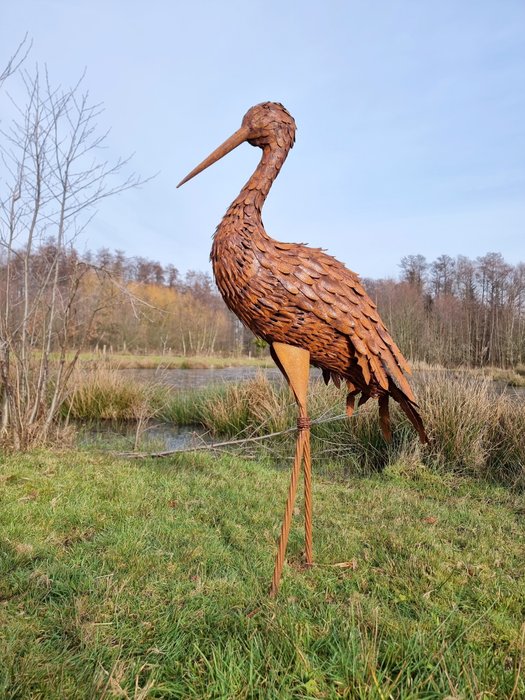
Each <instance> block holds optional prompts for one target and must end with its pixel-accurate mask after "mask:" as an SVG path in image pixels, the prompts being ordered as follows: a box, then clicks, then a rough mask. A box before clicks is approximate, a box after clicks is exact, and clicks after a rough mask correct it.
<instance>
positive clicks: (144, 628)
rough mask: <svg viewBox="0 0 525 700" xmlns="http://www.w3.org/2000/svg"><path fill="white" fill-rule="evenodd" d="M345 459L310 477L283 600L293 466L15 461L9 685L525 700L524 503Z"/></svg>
mask: <svg viewBox="0 0 525 700" xmlns="http://www.w3.org/2000/svg"><path fill="white" fill-rule="evenodd" d="M316 466H317V465H314V471H315V469H316ZM338 469H340V467H333V473H331V472H330V469H329V468H328V466H326V467H325V468H324V471H323V472H322V474H321V475H319V470H317V473H316V476H315V481H314V509H315V520H314V543H315V556H316V561H317V562H318V564H319V566H316V567H315V568H313V569H312V570H309V571H304V570H302V568H301V550H302V546H303V540H302V532H301V530H302V502H301V500H299V502H298V510H297V511H296V515H295V517H294V523H293V529H292V534H291V539H290V544H289V550H288V565H287V566H286V567H285V571H284V578H283V583H282V588H281V592H280V594H279V597H278V598H277V600H275V601H271V600H269V599H268V597H267V595H266V592H267V586H268V583H269V580H270V577H271V572H272V567H273V557H274V554H275V539H276V537H277V535H278V532H279V524H280V520H281V516H282V510H283V506H284V500H285V497H286V490H287V483H288V470H276V469H274V468H272V467H271V465H270V464H264V463H260V462H248V461H243V460H241V459H239V458H236V457H231V456H230V457H229V456H224V457H216V456H211V455H200V456H189V455H185V456H179V457H177V458H173V459H171V460H166V461H162V462H155V461H145V462H131V463H130V462H127V461H124V460H118V459H116V458H112V457H108V456H102V455H97V454H92V453H87V452H80V451H71V452H68V451H64V452H62V453H55V454H52V453H48V452H34V453H30V454H26V455H24V456H12V457H8V458H4V459H3V463H2V465H1V467H0V652H1V658H2V663H1V664H0V696H1V697H2V698H9V699H14V698H57V699H58V698H60V699H64V698H67V699H70V698H74V699H76V698H79V699H80V698H136V699H138V698H199V699H200V698H203V699H205V698H210V699H211V698H225V699H226V698H228V699H229V698H272V699H273V698H279V699H284V700H286V699H287V698H308V699H313V698H374V699H375V698H377V700H385V699H387V698H402V699H403V700H405V699H407V700H410V699H413V698H424V699H426V700H430V699H434V698H435V699H436V700H437V699H438V698H439V699H442V698H445V697H451V698H464V699H465V700H470V699H471V698H489V697H491V698H513V699H515V700H517V699H519V698H522V697H525V685H524V678H523V663H524V661H525V659H524V646H525V638H524V635H525V627H524V624H523V620H524V615H525V578H524V575H523V574H524V567H523V562H524V556H525V526H524V520H523V517H524V515H525V508H524V505H523V498H522V497H520V496H519V495H517V494H515V493H513V492H511V491H510V490H508V489H503V488H499V487H495V486H490V485H489V484H486V483H483V482H482V481H479V480H473V479H470V478H467V477H460V476H457V475H454V474H451V473H448V474H436V473H432V472H430V471H428V470H426V469H425V468H423V467H421V466H419V465H417V463H416V462H415V461H413V462H412V463H411V464H403V463H398V464H396V465H393V466H391V467H389V468H388V469H387V470H386V471H385V472H384V473H383V474H376V475H374V476H369V477H367V478H357V477H354V478H349V479H348V480H347V481H346V482H345V483H341V482H340V481H338V480H337V476H338V473H337V470H338ZM334 562H349V563H351V564H352V565H351V566H348V567H346V568H338V567H332V566H329V564H332V563H334Z"/></svg>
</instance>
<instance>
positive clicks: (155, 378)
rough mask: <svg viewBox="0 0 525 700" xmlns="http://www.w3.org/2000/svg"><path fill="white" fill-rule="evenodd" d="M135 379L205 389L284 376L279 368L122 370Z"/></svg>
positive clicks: (180, 387) (179, 387)
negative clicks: (261, 376) (260, 376)
mask: <svg viewBox="0 0 525 700" xmlns="http://www.w3.org/2000/svg"><path fill="white" fill-rule="evenodd" d="M119 371H120V372H123V373H127V374H129V376H131V377H133V378H134V379H139V380H141V381H144V382H160V383H162V384H167V385H168V386H173V387H175V388H177V389H203V388H205V387H208V386H217V385H220V384H228V383H229V382H241V381H244V380H246V379H253V378H254V377H256V376H257V375H258V374H261V373H262V374H264V375H265V376H266V377H268V379H270V380H271V381H275V382H277V381H279V380H281V379H282V374H281V373H280V371H279V370H278V369H277V367H267V368H261V367H222V368H217V369H122V370H119Z"/></svg>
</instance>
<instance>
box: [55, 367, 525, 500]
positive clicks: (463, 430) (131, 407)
mask: <svg viewBox="0 0 525 700" xmlns="http://www.w3.org/2000/svg"><path fill="white" fill-rule="evenodd" d="M415 387H416V393H417V396H418V400H419V403H420V406H421V411H422V415H423V417H424V420H425V424H426V426H427V430H428V433H429V436H430V438H431V443H430V445H429V446H426V447H422V446H420V445H419V443H418V441H417V438H416V436H415V434H414V432H413V430H412V428H411V426H410V424H409V423H408V421H407V419H406V418H405V416H404V415H403V414H402V413H401V412H400V411H399V409H397V406H396V405H395V404H394V403H393V402H391V413H392V423H393V432H394V438H393V441H392V443H390V444H388V443H387V442H385V440H384V438H383V436H382V434H381V430H380V427H379V420H378V415H377V404H376V402H375V401H369V402H368V403H367V404H366V405H365V406H362V407H361V408H359V409H358V410H357V411H356V414H355V415H354V416H353V417H352V418H351V419H347V418H343V419H340V420H333V421H332V422H323V423H321V424H319V425H315V426H313V429H312V454H313V456H314V458H315V459H316V461H317V462H318V464H322V463H326V464H327V465H329V468H330V469H331V468H332V467H333V465H334V464H338V465H339V468H340V471H341V474H342V475H348V474H349V473H357V472H361V473H369V472H370V471H374V470H377V469H383V468H384V467H385V466H387V465H388V464H392V463H393V462H396V461H399V460H400V459H404V460H407V461H413V460H414V459H416V460H419V461H422V462H423V463H424V464H426V465H427V466H429V467H431V468H434V469H439V470H447V471H453V472H455V473H463V474H471V475H476V476H478V477H484V478H491V479H495V480H497V481H499V482H501V483H506V484H511V485H514V486H517V487H520V488H523V487H525V431H524V430H523V426H524V425H525V403H524V402H523V401H522V400H521V399H520V398H517V397H516V398H515V397H512V396H511V395H509V394H507V393H504V394H501V393H498V392H496V391H495V389H494V385H493V383H492V382H491V381H490V379H489V378H488V377H481V376H479V375H473V374H472V373H470V372H469V371H464V372H461V371H458V372H455V373H450V372H447V373H443V372H420V373H419V374H418V376H417V377H416V379H415ZM309 401H310V403H309V412H310V415H311V417H312V418H313V419H314V420H316V419H317V420H319V419H321V420H324V419H330V418H336V417H337V416H340V415H341V414H342V413H343V412H344V404H345V393H344V391H343V390H339V389H337V388H336V387H334V386H333V385H330V386H325V385H324V383H323V382H322V381H320V380H317V381H314V382H312V385H311V389H310V399H309ZM63 412H64V414H67V415H70V416H71V417H73V418H76V419H82V420H97V419H112V420H142V421H145V420H148V419H151V418H157V419H160V420H165V421H169V422H173V423H176V424H178V425H191V424H199V425H201V426H203V427H204V428H206V429H207V430H208V431H209V432H210V433H211V434H213V435H214V436H220V437H225V438H242V437H253V436H258V435H265V434H268V433H274V432H280V431H284V430H287V429H288V428H290V427H292V426H293V425H294V424H295V421H296V415H297V412H296V405H295V402H294V400H293V398H292V396H291V393H290V391H289V389H288V387H287V386H286V385H285V383H284V382H277V383H275V382H272V381H270V380H269V379H268V378H267V377H266V376H265V375H263V374H262V373H261V374H259V375H257V376H256V377H255V378H253V379H250V380H246V381H243V382H239V383H232V384H227V385H220V386H215V387H213V386H212V387H207V388H205V389H198V390H194V391H187V390H183V391H181V390H177V389H174V388H172V387H168V386H166V385H164V384H162V383H159V382H152V383H144V382H141V381H139V380H136V379H133V378H131V377H127V376H123V375H122V373H120V372H119V371H118V370H111V369H101V368H98V369H96V370H93V371H81V372H79V374H78V376H77V378H76V381H75V391H74V392H73V393H72V394H71V396H70V397H69V399H68V400H67V402H66V403H65V405H64V407H63ZM248 449H249V451H250V453H253V445H250V446H249V448H248ZM260 449H261V450H262V449H265V450H266V452H267V454H268V455H269V456H272V455H273V456H274V457H275V458H277V457H278V456H280V457H279V459H283V460H284V459H288V457H289V456H290V454H291V451H292V450H293V434H292V435H287V436H285V437H283V438H282V439H279V438H277V439H274V440H273V442H271V443H268V444H267V445H265V447H264V448H263V447H262V446H261V448H260Z"/></svg>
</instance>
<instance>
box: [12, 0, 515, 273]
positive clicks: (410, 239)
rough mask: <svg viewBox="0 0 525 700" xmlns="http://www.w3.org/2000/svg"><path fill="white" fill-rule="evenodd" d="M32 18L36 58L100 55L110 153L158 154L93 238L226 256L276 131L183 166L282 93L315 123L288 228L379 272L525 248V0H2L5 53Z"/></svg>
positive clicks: (193, 258) (68, 79) (205, 260)
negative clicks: (403, 262) (244, 198)
mask: <svg viewBox="0 0 525 700" xmlns="http://www.w3.org/2000/svg"><path fill="white" fill-rule="evenodd" d="M26 32H27V33H28V35H29V37H30V38H31V39H32V42H33V44H32V48H31V51H30V54H29V57H28V59H27V61H26V67H28V68H31V67H32V66H34V65H35V64H36V63H39V64H40V65H42V64H44V63H45V64H47V67H48V71H49V75H50V79H51V82H52V83H53V84H62V85H66V86H67V85H72V84H74V83H75V82H76V80H77V79H78V77H79V76H80V75H81V74H82V72H83V71H84V69H86V77H85V79H84V83H83V86H84V89H88V90H89V93H90V96H91V98H92V99H93V101H94V102H103V103H104V107H105V112H104V114H103V115H102V116H101V117H100V119H99V122H100V127H101V129H105V128H108V127H110V128H111V132H110V134H109V137H108V141H107V149H106V151H105V154H104V157H107V158H112V157H118V156H119V155H122V156H126V155H129V154H130V153H133V154H134V156H133V169H134V170H135V171H136V172H138V173H140V174H141V175H142V176H143V177H148V176H150V175H153V174H156V176H155V178H154V179H152V180H151V181H149V182H148V183H147V184H145V185H144V186H142V187H141V188H139V189H136V190H132V191H129V192H126V193H124V194H122V195H119V196H117V197H115V198H112V199H107V200H105V201H104V202H103V203H102V204H101V206H100V208H99V211H98V214H97V216H96V218H95V219H94V220H93V221H92V222H91V224H90V226H89V227H88V229H86V231H85V232H84V233H83V238H82V245H81V247H83V248H85V249H92V250H96V249H98V248H101V247H107V248H109V249H111V250H114V249H121V250H124V251H125V253H126V254H127V255H128V256H130V257H132V256H143V257H147V258H150V259H154V260H159V261H160V262H161V263H163V264H168V263H171V264H173V265H175V266H176V267H177V268H178V269H179V270H180V271H182V272H184V271H187V270H188V269H194V270H204V271H208V270H210V269H211V268H210V265H209V250H210V247H211V236H212V234H213V232H214V230H215V227H216V225H217V224H218V223H219V221H220V219H221V217H222V215H223V213H224V212H225V210H226V208H227V206H228V205H229V204H230V202H231V201H232V200H233V199H234V198H235V196H236V195H237V193H238V192H239V190H240V188H241V187H242V185H243V184H244V183H245V182H246V180H247V179H248V177H249V175H250V173H251V171H252V170H253V169H254V168H255V166H256V164H257V162H258V159H259V156H260V151H259V149H256V148H253V147H251V146H250V145H249V144H242V145H241V146H240V147H239V148H237V149H236V150H235V151H234V152H232V153H230V154H229V155H228V156H227V157H226V158H224V159H223V160H221V161H219V162H218V163H216V164H215V165H214V166H213V167H211V168H209V169H208V170H206V171H205V172H204V173H202V174H200V175H199V176H198V177H197V178H195V179H194V180H192V181H191V182H189V183H187V184H186V185H184V187H182V188H180V189H178V190H177V189H176V184H177V183H178V182H179V181H180V180H181V179H182V178H183V177H184V176H185V175H186V174H187V173H188V172H189V171H190V170H191V169H193V167H194V166H195V165H197V164H198V163H199V162H200V161H201V160H202V159H203V158H204V157H205V156H206V155H208V153H209V152H210V151H212V150H213V149H214V148H215V147H216V146H218V145H219V144H220V143H222V141H224V140H225V139H226V138H227V137H228V136H229V135H230V134H231V133H233V132H234V131H235V130H236V129H237V128H238V127H239V126H240V123H241V120H242V117H243V115H244V113H245V112H246V111H247V110H248V108H249V107H250V106H252V105H254V104H257V103H259V102H263V101H267V100H271V101H276V102H282V103H283V104H284V105H285V106H286V107H287V109H288V110H289V111H290V112H291V113H292V115H293V116H294V117H295V120H296V122H297V126H298V131H297V138H296V145H295V147H294V149H293V150H292V152H291V153H290V155H289V157H288V160H287V161H286V163H285V165H284V167H283V169H282V171H281V173H280V175H279V177H278V179H277V180H276V182H275V183H274V186H273V188H272V191H271V192H270V195H269V197H268V200H267V203H266V205H265V208H264V211H263V219H264V224H265V228H266V231H267V232H268V233H269V235H271V236H273V237H274V238H277V239H279V240H282V241H295V242H303V243H308V244H310V245H312V246H316V247H322V248H325V249H327V250H328V252H329V253H330V254H332V255H335V256H336V257H337V258H339V259H340V260H342V261H343V262H344V263H345V264H346V265H347V266H348V267H350V268H351V269H353V270H355V271H356V272H358V273H360V274H361V275H362V276H364V277H371V278H380V277H392V276H396V275H397V274H398V273H399V262H400V259H401V258H402V257H403V256H405V255H411V254H422V255H425V256H426V257H427V259H428V260H429V261H431V260H433V259H435V258H436V257H437V256H439V255H441V254H443V253H446V254H448V255H451V256H456V255H458V254H461V255H467V256H468V257H471V258H476V257H477V256H481V255H484V254H485V253H487V252H488V251H497V252H501V253H502V254H503V256H504V257H505V259H506V260H507V261H508V262H510V263H513V264H515V263H517V262H519V261H523V260H525V2H524V1H523V0H461V2H458V0H388V1H387V0H369V1H367V2H364V1H363V0H360V1H358V0H346V1H345V2H343V1H339V0H326V2H320V0H317V1H316V2H313V1H310V0H302V1H292V0H265V1H264V2H262V1H261V0H253V1H251V2H250V1H248V2H247V1H246V0H244V1H243V2H240V1H237V0H223V1H222V2H218V1H215V2H214V1H212V0H192V1H191V2H188V1H187V0H172V1H169V0H148V2H145V0H142V1H140V2H139V1H136V0H89V2H88V1H87V0H84V1H81V0H17V2H11V1H8V0H0V67H2V66H3V65H5V63H6V62H7V59H8V58H9V55H10V54H11V53H12V51H13V50H14V49H15V47H16V45H17V44H18V42H19V40H20V39H21V38H22V37H23V36H24V34H25V33H26ZM5 90H7V91H11V93H12V94H13V91H14V94H15V96H16V87H15V81H13V80H10V81H9V84H6V85H4V91H5ZM2 104H3V103H2V101H1V100H0V107H1V105H2ZM0 115H1V112H0ZM4 116H5V112H4ZM0 118H1V117H0ZM4 125H5V124H3V126H4Z"/></svg>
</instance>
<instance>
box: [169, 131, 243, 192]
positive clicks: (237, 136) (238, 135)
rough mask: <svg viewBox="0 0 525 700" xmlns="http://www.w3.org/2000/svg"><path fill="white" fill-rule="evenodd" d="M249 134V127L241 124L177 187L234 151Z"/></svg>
mask: <svg viewBox="0 0 525 700" xmlns="http://www.w3.org/2000/svg"><path fill="white" fill-rule="evenodd" d="M248 135H249V129H248V127H246V126H241V128H240V129H238V130H237V131H236V132H235V133H234V134H232V136H230V138H229V139H226V141H225V142H224V143H223V144H221V145H220V146H219V148H216V149H215V150H214V151H213V153H210V155H209V156H208V157H207V158H205V159H204V160H203V161H202V163H201V164H200V165H198V166H197V167H196V168H194V169H193V170H192V171H191V173H189V174H188V175H186V177H185V178H184V179H183V180H181V181H180V182H179V184H178V185H177V187H180V186H181V185H183V184H184V183H185V182H188V180H191V178H192V177H195V175H198V174H199V173H201V172H202V171H203V170H205V169H206V168H207V167H208V166H210V165H212V164H213V163H215V162H217V161H218V160H219V159H220V158H222V157H223V156H225V155H226V154H227V153H229V152H230V151H233V149H234V148H237V146H240V145H241V143H243V142H244V141H246V140H247V138H248Z"/></svg>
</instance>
